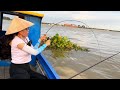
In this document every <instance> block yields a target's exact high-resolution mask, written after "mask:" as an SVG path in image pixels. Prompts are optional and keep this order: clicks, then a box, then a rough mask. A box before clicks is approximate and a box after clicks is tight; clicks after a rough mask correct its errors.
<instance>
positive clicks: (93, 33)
mask: <svg viewBox="0 0 120 90" xmlns="http://www.w3.org/2000/svg"><path fill="white" fill-rule="evenodd" d="M65 21H75V22H80V23H82V24H84V25H85V26H87V27H88V28H90V27H89V26H88V25H87V24H86V23H84V22H82V21H80V20H63V21H59V22H57V23H55V24H53V25H52V26H51V27H50V28H49V29H48V30H47V31H46V33H45V35H47V33H48V32H49V31H50V30H51V29H52V28H53V27H54V26H55V25H57V24H59V23H62V22H65ZM90 30H91V31H92V33H93V35H94V37H95V39H96V41H97V44H98V49H99V54H100V60H101V51H100V44H99V42H98V39H97V37H96V35H95V33H94V32H93V30H92V29H90ZM48 38H49V37H48ZM49 39H50V38H49ZM76 40H77V39H76ZM79 41H80V40H79Z"/></svg>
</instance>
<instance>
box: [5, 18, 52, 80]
mask: <svg viewBox="0 0 120 90" xmlns="http://www.w3.org/2000/svg"><path fill="white" fill-rule="evenodd" d="M33 25H34V24H33V23H32V22H30V21H27V20H24V19H22V18H19V17H14V18H13V20H12V21H11V24H10V26H9V27H8V29H7V31H6V33H5V35H6V36H7V37H8V38H9V40H8V42H7V43H8V44H9V45H10V46H11V59H12V60H11V65H10V69H9V73H10V79H30V78H38V79H47V77H46V76H44V75H41V74H39V73H37V72H35V71H33V70H32V69H31V68H30V66H29V62H30V61H31V55H35V56H36V55H38V54H39V53H41V52H42V51H43V50H44V49H45V48H46V47H47V46H49V45H50V40H47V41H46V42H45V43H44V44H43V45H42V46H40V47H39V45H40V42H41V41H44V40H46V37H47V36H46V35H44V36H42V37H40V39H39V40H38V42H37V43H36V45H35V46H33V45H32V44H31V43H30V42H29V41H30V40H29V38H28V34H29V27H31V26H33Z"/></svg>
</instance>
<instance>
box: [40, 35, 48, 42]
mask: <svg viewBox="0 0 120 90" xmlns="http://www.w3.org/2000/svg"><path fill="white" fill-rule="evenodd" d="M46 38H47V35H46V34H44V35H43V36H41V38H40V39H39V40H40V41H45V40H46Z"/></svg>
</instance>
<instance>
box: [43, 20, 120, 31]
mask: <svg viewBox="0 0 120 90" xmlns="http://www.w3.org/2000/svg"><path fill="white" fill-rule="evenodd" d="M42 24H43V25H49V26H53V25H56V26H63V27H71V26H64V25H60V24H54V23H43V22H42ZM72 28H84V29H97V30H104V31H112V32H120V31H117V30H110V29H101V28H88V27H72Z"/></svg>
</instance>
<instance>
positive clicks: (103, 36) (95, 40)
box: [3, 20, 120, 79]
mask: <svg viewBox="0 0 120 90" xmlns="http://www.w3.org/2000/svg"><path fill="white" fill-rule="evenodd" d="M4 23H5V26H3V29H4V30H5V29H6V27H8V25H9V23H7V22H6V21H5V20H4ZM50 27H51V25H46V24H42V26H41V34H45V33H46V31H47V30H48V29H49V28H50ZM56 33H58V34H59V35H61V36H67V37H68V38H69V39H70V40H71V41H72V42H73V43H76V44H78V45H80V46H81V47H86V48H88V49H89V50H90V51H89V52H85V51H74V50H72V51H69V52H68V51H67V52H65V51H64V52H60V51H51V50H47V49H46V50H45V51H43V54H44V55H45V57H46V58H47V59H48V60H49V62H50V63H51V64H52V66H53V67H54V69H55V70H56V72H57V73H58V75H59V76H60V78H61V79H69V78H70V77H72V76H74V75H76V74H78V73H79V72H81V71H83V70H85V69H87V68H89V67H90V66H92V65H94V64H96V63H98V62H100V61H102V60H104V59H106V58H108V57H110V56H112V55H114V54H116V53H118V52H119V51H120V36H119V35H120V32H113V31H108V30H99V29H83V28H73V27H63V26H54V27H52V28H51V29H50V30H49V31H48V33H47V35H48V36H49V37H52V36H54V35H55V34H56ZM119 78H120V54H118V55H116V56H114V57H112V58H110V59H108V60H106V61H104V62H102V63H100V64H98V65H96V66H94V67H92V68H90V69H88V70H87V71H85V72H83V73H80V74H79V75H77V76H76V77H73V79H119Z"/></svg>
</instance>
